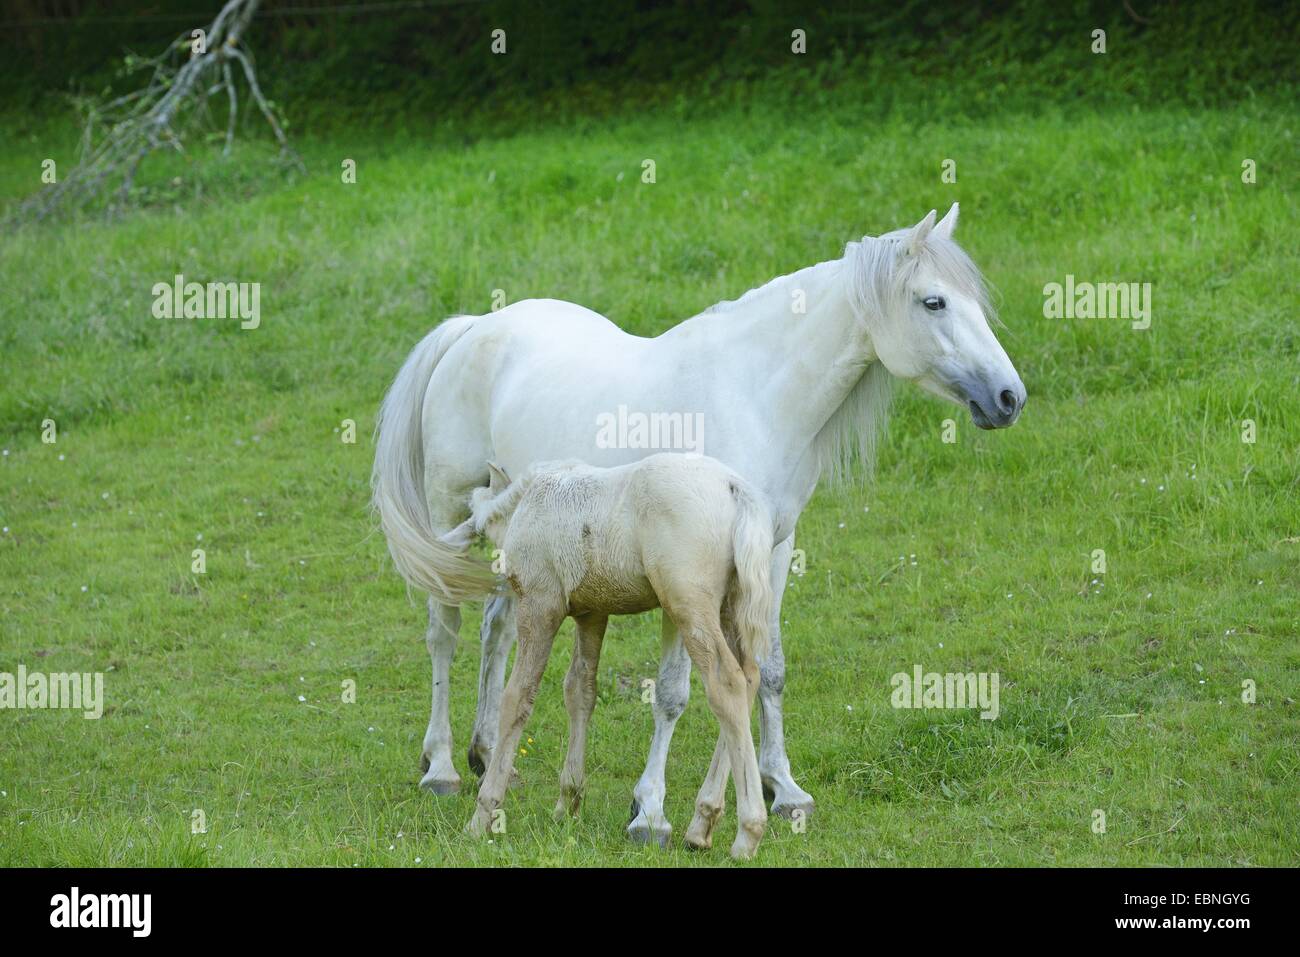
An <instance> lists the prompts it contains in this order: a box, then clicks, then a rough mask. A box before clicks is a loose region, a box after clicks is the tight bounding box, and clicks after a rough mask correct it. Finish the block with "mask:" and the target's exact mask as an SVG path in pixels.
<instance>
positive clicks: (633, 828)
mask: <svg viewBox="0 0 1300 957" xmlns="http://www.w3.org/2000/svg"><path fill="white" fill-rule="evenodd" d="M627 836H628V839H629V840H631V842H632V843H633V844H639V845H648V844H657V845H658V846H659V847H661V848H663V849H665V850H667V848H668V842H669V841H670V840H671V839H672V836H673V826H672V825H671V824H669V823H668V822H667V821H663V822H660V824H659V826H658V827H656V826H654V825H653V824H651V823H650V822H649V821H647V820H646V819H645V818H641V819H640V820H639V821H638V820H634V821H632V823H631V824H629V825H628V826H627Z"/></svg>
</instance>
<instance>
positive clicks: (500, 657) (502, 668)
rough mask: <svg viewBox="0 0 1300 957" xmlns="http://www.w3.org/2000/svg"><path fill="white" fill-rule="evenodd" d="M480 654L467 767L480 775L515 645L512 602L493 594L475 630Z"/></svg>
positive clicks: (489, 754)
mask: <svg viewBox="0 0 1300 957" xmlns="http://www.w3.org/2000/svg"><path fill="white" fill-rule="evenodd" d="M479 639H480V641H481V642H482V647H483V655H482V658H481V659H480V660H479V669H478V710H477V712H476V713H475V715H474V733H473V735H471V737H470V740H469V767H470V770H471V771H473V772H474V773H475V774H479V775H481V774H482V773H483V772H484V771H486V770H487V766H488V762H489V761H491V760H492V750H493V748H495V747H496V744H497V726H498V725H499V724H500V722H501V689H502V687H503V686H504V685H505V678H506V660H507V659H508V658H509V657H510V648H511V646H512V645H514V643H515V599H514V596H513V595H496V596H494V597H493V598H492V599H491V600H489V601H488V602H487V604H485V605H484V606H483V627H482V629H481V630H480V631H479Z"/></svg>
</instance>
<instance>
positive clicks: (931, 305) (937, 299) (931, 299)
mask: <svg viewBox="0 0 1300 957" xmlns="http://www.w3.org/2000/svg"><path fill="white" fill-rule="evenodd" d="M921 305H923V306H925V308H927V309H929V310H930V311H931V312H938V311H939V310H940V309H945V308H947V306H948V303H946V302H944V300H943V296H928V297H927V298H925V299H922V300H921Z"/></svg>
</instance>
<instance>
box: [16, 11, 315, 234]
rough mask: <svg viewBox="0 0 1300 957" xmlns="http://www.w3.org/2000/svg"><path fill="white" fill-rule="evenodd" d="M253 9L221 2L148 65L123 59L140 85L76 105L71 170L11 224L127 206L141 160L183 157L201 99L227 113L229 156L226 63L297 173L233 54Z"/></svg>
mask: <svg viewBox="0 0 1300 957" xmlns="http://www.w3.org/2000/svg"><path fill="white" fill-rule="evenodd" d="M259 2H260V0H228V2H227V3H226V5H225V6H224V7H222V9H221V12H220V13H218V14H217V16H216V19H214V20H213V21H212V23H211V24H210V25H209V26H208V27H207V29H206V30H204V31H201V32H200V31H198V30H194V31H190V32H188V33H185V34H182V35H181V36H180V37H179V38H178V39H177V40H176V41H175V42H174V43H172V44H171V45H170V46H168V48H167V49H166V51H164V52H163V53H162V54H161V55H159V56H157V57H154V58H152V59H142V58H139V57H135V56H128V57H127V61H126V67H127V69H128V70H129V71H140V70H147V71H149V80H148V82H147V83H146V84H145V86H144V87H143V88H142V89H139V90H135V91H133V92H131V93H127V94H125V95H122V96H118V97H116V98H115V99H112V100H109V101H108V102H106V103H99V102H96V101H95V100H92V99H83V100H81V101H80V103H79V105H80V106H81V108H82V109H83V110H84V111H85V126H84V128H83V130H82V135H81V146H80V153H79V157H78V162H77V165H76V166H75V167H74V168H73V169H72V170H71V171H70V172H69V173H68V174H67V175H66V176H65V177H61V178H60V181H59V182H57V183H55V184H53V185H51V186H49V187H48V188H46V189H44V190H42V191H41V192H39V193H37V194H36V195H34V196H32V197H30V198H29V199H27V200H26V201H25V202H23V203H22V204H20V205H19V207H18V209H17V211H16V213H15V217H16V218H17V219H20V220H42V219H46V218H48V217H50V216H51V215H53V214H55V213H57V212H64V211H74V210H80V209H83V208H85V207H87V206H89V205H91V204H92V203H94V202H95V201H96V200H98V199H101V198H104V197H105V196H109V199H108V211H109V212H110V213H112V212H114V211H116V210H118V209H121V208H123V207H125V206H127V205H128V204H129V202H130V198H131V190H132V187H133V185H134V183H135V177H136V173H137V171H138V170H139V168H140V164H141V163H142V162H143V161H144V159H145V158H146V157H147V156H149V155H150V154H151V153H154V152H156V151H158V150H160V149H174V150H177V151H178V152H184V138H185V134H186V133H187V132H189V131H190V129H191V128H192V127H193V126H194V125H196V123H197V120H198V117H199V115H200V113H202V114H204V115H206V113H207V104H208V100H209V98H211V97H212V96H214V95H217V94H219V93H221V92H222V91H225V93H226V97H227V102H228V110H229V112H228V116H227V120H226V131H225V147H224V150H223V152H224V153H226V154H229V152H230V148H231V144H232V143H233V142H234V138H235V122H236V119H237V117H238V113H239V96H238V93H237V91H236V85H235V72H236V71H233V70H232V69H231V64H232V63H237V64H238V65H239V67H240V72H242V74H243V76H244V80H245V82H246V83H247V84H248V89H249V93H250V95H251V97H252V100H253V102H254V103H255V104H256V105H257V108H258V109H259V110H260V111H261V113H262V116H263V117H265V119H266V121H267V124H268V125H269V126H270V127H271V131H272V133H273V134H274V135H275V139H276V141H277V142H278V143H279V145H280V155H281V157H282V158H284V159H287V160H288V161H290V162H292V163H293V164H294V165H296V166H297V167H298V168H299V169H301V168H302V162H301V160H300V159H299V158H298V155H297V154H296V153H295V152H294V151H293V149H292V148H291V147H290V146H289V141H288V139H287V137H286V136H285V133H284V128H283V125H282V124H281V122H280V121H279V119H277V117H276V115H275V111H274V109H273V108H272V105H271V103H270V102H268V100H267V99H266V97H265V96H264V95H263V93H262V88H261V84H260V83H259V82H258V79H257V71H256V69H255V68H254V66H253V62H252V60H251V59H250V58H249V57H248V55H247V54H246V53H245V52H244V51H243V49H241V47H240V43H241V42H242V40H243V37H244V33H245V31H246V30H247V28H248V26H249V23H250V22H251V21H252V19H253V14H254V13H255V12H256V11H257V7H258V3H259ZM200 33H201V35H200ZM187 52H188V54H189V56H188V59H185V55H186V53H187Z"/></svg>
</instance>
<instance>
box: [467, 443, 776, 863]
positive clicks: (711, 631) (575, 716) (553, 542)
mask: <svg viewBox="0 0 1300 957" xmlns="http://www.w3.org/2000/svg"><path fill="white" fill-rule="evenodd" d="M488 467H489V471H490V472H491V475H492V479H491V485H490V486H489V487H488V488H479V489H475V490H474V493H473V495H472V496H471V498H470V509H471V515H470V518H469V519H468V520H467V521H465V522H464V523H462V524H461V525H458V526H457V527H456V528H454V529H452V531H450V532H448V533H447V534H446V535H444V536H443V538H442V540H443V541H444V542H446V543H447V544H448V545H451V546H452V547H453V548H455V549H458V550H460V551H462V552H463V551H464V550H465V549H467V548H468V547H469V544H470V542H471V541H472V540H473V539H474V537H475V535H477V534H480V533H482V534H485V535H486V536H487V537H488V538H489V539H490V540H491V541H492V543H493V544H494V545H497V546H498V547H499V548H500V551H501V553H502V556H503V557H504V561H505V563H506V567H505V568H504V569H503V572H504V574H505V576H506V579H507V580H508V581H509V583H510V587H511V589H512V591H513V593H514V596H515V600H516V602H517V603H518V604H517V609H516V621H517V623H518V633H519V651H518V653H517V654H516V656H515V666H514V668H513V669H511V672H510V681H509V682H508V683H507V684H506V689H505V694H504V695H503V697H502V704H501V721H500V725H499V731H498V735H499V736H498V739H497V746H496V747H495V748H494V749H493V751H492V760H491V761H490V762H489V764H488V768H487V773H486V774H484V775H483V785H482V787H481V788H480V790H479V795H478V806H477V808H476V809H475V812H474V816H473V818H471V819H470V823H469V828H468V829H469V831H470V832H471V833H473V834H477V835H479V836H482V835H484V834H486V833H487V832H488V829H489V828H490V826H491V825H492V823H493V816H494V814H495V813H496V811H497V809H498V808H499V807H500V806H501V801H502V799H503V798H504V797H505V791H506V784H507V782H508V781H509V780H510V775H511V773H512V771H513V768H514V761H515V749H516V748H517V747H519V738H520V736H521V735H522V734H523V730H524V725H525V724H526V723H527V722H528V718H529V716H530V715H531V714H532V710H533V701H534V699H535V698H536V696H537V690H538V687H539V686H540V684H541V681H542V673H543V671H545V669H546V662H547V659H548V658H550V654H551V646H552V644H553V643H554V641H555V633H556V632H557V631H558V630H559V628H560V624H561V622H563V621H564V619H565V618H566V617H568V616H572V617H573V620H574V622H575V624H576V625H577V635H576V638H575V641H574V651H573V661H572V663H571V665H570V667H569V673H568V675H567V676H566V677H565V679H564V705H565V708H566V710H567V711H568V713H569V750H568V754H567V756H566V757H565V762H564V771H563V773H562V774H561V775H560V802H559V804H558V805H557V807H556V815H557V817H559V816H562V815H564V814H566V813H567V814H576V813H577V811H578V807H579V804H580V803H581V801H582V790H583V786H584V784H585V781H586V744H587V724H588V722H589V721H590V720H591V712H592V709H593V708H594V707H595V704H596V673H597V669H598V668H599V665H600V648H601V644H602V642H603V641H604V638H605V626H606V624H607V623H608V621H609V616H610V615H631V614H636V613H638V612H643V611H649V610H650V609H651V608H659V607H662V608H663V610H664V615H665V616H666V617H668V618H670V619H671V620H672V622H673V624H674V626H675V628H676V630H677V632H678V633H679V634H681V635H682V637H683V639H684V641H685V644H686V650H687V652H688V653H689V655H690V658H691V660H692V661H693V662H695V666H696V667H697V668H698V669H699V673H700V679H701V680H702V681H703V682H704V689H705V693H706V694H707V696H708V699H709V707H710V708H711V709H712V711H713V713H714V715H715V716H716V717H717V719H718V727H719V730H720V733H719V735H718V744H717V747H716V748H715V749H714V753H713V763H712V765H711V766H710V768H709V774H708V776H707V777H706V778H705V781H704V784H703V785H702V786H701V788H700V793H699V797H698V798H697V799H696V802H695V816H694V817H693V818H692V820H691V825H690V827H689V828H688V829H687V831H686V843H687V844H688V845H689V846H691V847H694V848H699V849H703V848H708V847H712V846H713V829H714V826H715V825H716V824H717V822H718V820H719V818H721V816H722V808H723V798H724V795H725V793H726V787H727V775H728V773H729V771H730V770H732V769H734V770H735V776H736V813H737V817H738V818H739V821H740V826H739V827H738V828H737V829H736V840H735V842H734V843H733V844H732V845H731V856H732V857H734V858H737V859H745V858H749V857H752V856H753V854H754V852H755V851H756V850H757V849H758V842H759V841H760V840H761V839H762V837H763V830H764V828H765V827H766V824H767V808H765V807H764V806H763V790H762V785H761V783H760V780H759V774H758V760H757V758H756V757H755V755H754V738H753V735H752V734H751V732H750V727H749V716H750V712H751V710H752V709H753V704H754V695H755V693H756V692H757V691H758V661H759V659H760V658H761V657H762V656H763V655H764V654H766V652H767V644H768V641H769V638H770V635H769V628H770V625H769V623H770V621H771V616H772V583H771V580H770V577H771V569H770V563H771V561H772V545H773V542H772V517H771V514H770V513H769V512H768V510H767V508H766V506H764V504H763V502H762V500H761V499H760V498H759V496H758V495H757V494H756V493H755V492H754V490H753V489H751V488H750V487H749V485H748V484H747V483H746V482H745V480H744V479H742V478H741V477H740V476H739V475H737V474H736V473H735V472H733V471H732V470H731V469H729V468H727V467H726V466H725V465H723V464H722V463H721V462H719V461H718V460H717V459H711V458H708V457H707V456H694V455H681V454H661V455H651V456H649V457H648V458H644V459H641V460H639V461H637V462H632V463H629V464H628V465H620V466H616V467H614V468H608V469H600V468H593V467H592V466H590V465H585V464H583V463H581V462H573V461H568V462H548V463H536V464H534V465H532V466H530V467H529V468H528V469H527V470H526V471H525V472H524V473H523V475H521V476H519V477H518V478H517V479H516V480H515V481H514V482H511V481H510V480H509V479H508V478H507V477H506V475H505V473H504V472H502V471H501V470H500V469H499V468H497V467H496V466H495V464H494V463H489V464H488ZM463 561H465V562H466V563H467V565H468V566H470V567H467V568H465V569H464V571H463V573H462V575H461V577H462V578H463V579H465V580H467V581H469V580H472V579H473V578H474V577H476V572H475V570H474V569H473V567H472V563H473V559H471V558H469V557H468V556H465V557H464V558H463ZM447 597H454V598H457V599H459V600H461V601H466V600H473V599H475V598H483V597H485V594H484V592H483V590H482V589H481V588H479V587H477V586H470V587H468V588H466V589H462V590H460V591H458V592H456V593H454V594H453V595H449V596H447Z"/></svg>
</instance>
